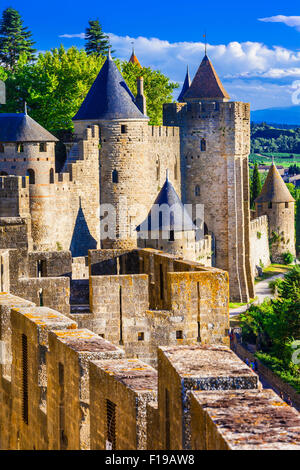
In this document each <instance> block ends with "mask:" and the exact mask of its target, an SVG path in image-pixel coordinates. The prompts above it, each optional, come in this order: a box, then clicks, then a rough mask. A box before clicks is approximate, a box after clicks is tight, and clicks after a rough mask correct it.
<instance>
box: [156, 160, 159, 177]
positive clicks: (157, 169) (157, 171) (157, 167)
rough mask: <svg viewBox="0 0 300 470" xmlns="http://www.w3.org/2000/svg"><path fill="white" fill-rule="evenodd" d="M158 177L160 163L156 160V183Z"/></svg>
mask: <svg viewBox="0 0 300 470" xmlns="http://www.w3.org/2000/svg"><path fill="white" fill-rule="evenodd" d="M159 177H160V162H159V160H156V179H157V181H159Z"/></svg>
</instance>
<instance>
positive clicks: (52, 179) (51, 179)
mask: <svg viewBox="0 0 300 470" xmlns="http://www.w3.org/2000/svg"><path fill="white" fill-rule="evenodd" d="M49 180H50V184H53V183H54V170H53V168H51V170H50V178H49Z"/></svg>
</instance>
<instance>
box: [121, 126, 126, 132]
mask: <svg viewBox="0 0 300 470" xmlns="http://www.w3.org/2000/svg"><path fill="white" fill-rule="evenodd" d="M121 134H127V126H126V125H125V124H121Z"/></svg>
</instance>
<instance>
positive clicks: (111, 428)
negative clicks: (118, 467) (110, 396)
mask: <svg viewBox="0 0 300 470" xmlns="http://www.w3.org/2000/svg"><path fill="white" fill-rule="evenodd" d="M116 407H117V406H116V405H115V403H113V402H112V401H110V400H106V439H107V441H108V443H109V446H110V448H111V450H115V449H116Z"/></svg>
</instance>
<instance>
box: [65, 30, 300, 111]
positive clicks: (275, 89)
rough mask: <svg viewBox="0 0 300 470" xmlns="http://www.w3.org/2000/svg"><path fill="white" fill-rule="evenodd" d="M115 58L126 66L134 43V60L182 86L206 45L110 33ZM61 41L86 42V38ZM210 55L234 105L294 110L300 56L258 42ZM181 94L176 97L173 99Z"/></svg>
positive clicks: (212, 48) (216, 48)
mask: <svg viewBox="0 0 300 470" xmlns="http://www.w3.org/2000/svg"><path fill="white" fill-rule="evenodd" d="M107 34H108V35H109V38H110V42H111V44H112V47H113V49H114V50H115V51H116V52H115V56H116V57H118V58H120V59H124V60H128V59H129V57H130V55H131V49H132V42H134V47H135V52H136V55H137V57H138V59H139V61H140V62H141V64H142V65H144V66H149V67H152V68H154V69H158V70H161V71H162V72H163V73H165V74H166V75H167V76H169V77H170V79H171V80H173V81H175V82H178V83H179V84H180V85H182V83H183V80H184V77H185V73H186V65H187V64H188V65H189V66H190V73H191V77H193V75H194V74H195V72H196V70H197V68H198V66H199V64H200V62H201V60H202V58H203V55H204V48H205V46H204V43H202V42H184V41H182V42H173V43H171V42H169V41H166V40H161V39H158V38H146V37H143V36H139V37H137V38H133V37H130V36H118V35H116V34H113V33H107ZM63 37H67V38H69V37H76V38H82V37H84V33H81V34H76V35H71V34H66V35H63ZM208 55H209V57H210V59H211V60H212V62H213V64H214V67H215V69H216V71H217V73H218V74H219V76H220V78H221V79H222V81H223V83H224V86H225V88H226V89H227V91H228V92H229V94H230V95H231V97H232V98H233V99H238V100H241V101H246V102H248V101H250V102H251V107H252V108H253V109H259V108H262V107H274V106H289V105H290V104H291V89H290V86H291V85H292V82H293V80H294V79H296V78H299V77H300V52H299V51H292V50H289V49H286V48H284V47H280V46H273V47H269V46H267V45H265V44H263V43H260V42H250V41H246V42H242V43H239V42H237V41H232V42H230V43H228V44H217V45H210V44H208ZM178 94H179V91H176V92H175V97H176V96H177V95H178Z"/></svg>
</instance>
